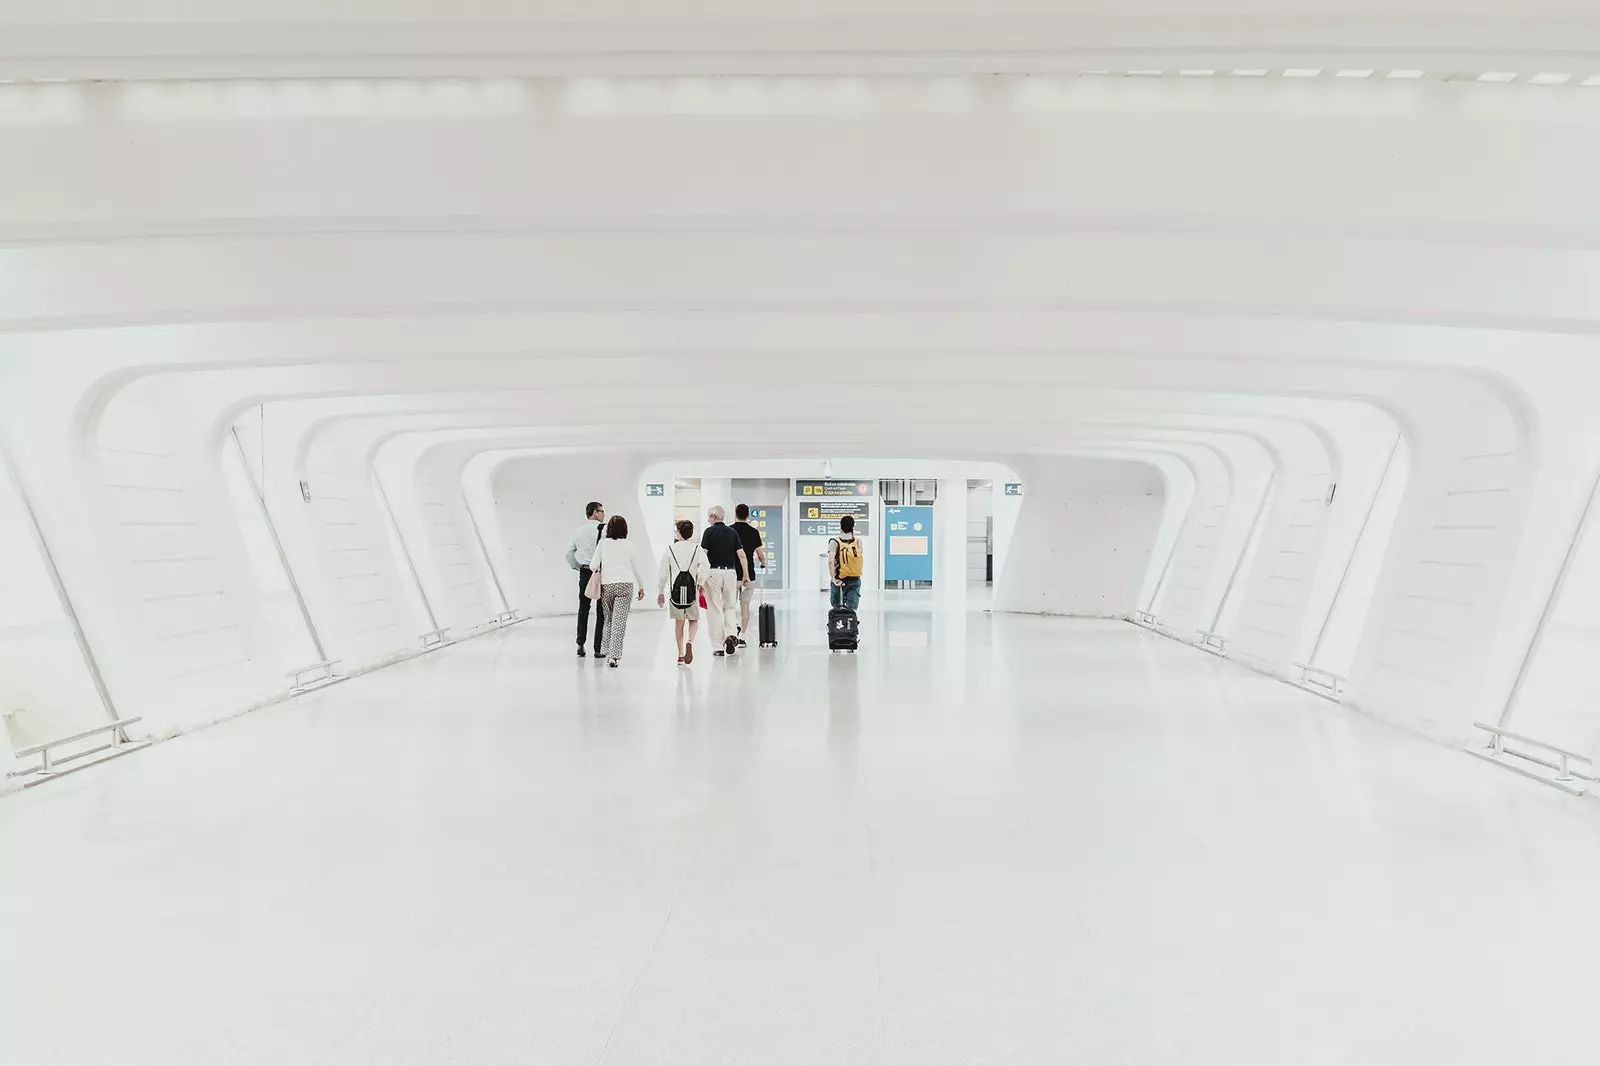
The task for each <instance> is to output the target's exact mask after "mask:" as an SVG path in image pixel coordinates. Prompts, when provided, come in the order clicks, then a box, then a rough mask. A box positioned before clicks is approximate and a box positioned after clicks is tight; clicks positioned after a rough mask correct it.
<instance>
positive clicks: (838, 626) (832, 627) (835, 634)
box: [828, 607, 861, 651]
mask: <svg viewBox="0 0 1600 1066" xmlns="http://www.w3.org/2000/svg"><path fill="white" fill-rule="evenodd" d="M860 643H861V620H860V619H858V618H857V617H856V613H855V612H854V611H852V610H851V609H850V608H848V607H835V608H833V610H831V611H829V612H828V650H829V651H855V650H856V647H857V646H858V645H859V644H860Z"/></svg>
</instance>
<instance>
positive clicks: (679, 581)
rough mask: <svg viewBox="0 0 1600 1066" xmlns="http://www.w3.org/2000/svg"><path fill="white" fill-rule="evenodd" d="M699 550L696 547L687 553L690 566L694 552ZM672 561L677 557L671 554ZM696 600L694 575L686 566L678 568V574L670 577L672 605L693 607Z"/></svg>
mask: <svg viewBox="0 0 1600 1066" xmlns="http://www.w3.org/2000/svg"><path fill="white" fill-rule="evenodd" d="M699 550H700V549H699V548H698V547H696V548H695V550H694V552H690V553H689V566H690V567H692V566H694V556H695V552H698V551H699ZM669 551H670V549H669ZM672 561H673V562H677V561H678V557H677V556H676V555H673V556H672ZM698 600H699V591H698V590H697V589H696V588H695V584H694V575H693V574H691V573H690V572H689V569H688V567H685V568H683V569H680V570H679V571H678V576H677V577H675V578H673V579H672V606H674V607H678V608H682V609H685V610H687V609H688V608H690V607H693V606H694V605H695V603H696V602H698Z"/></svg>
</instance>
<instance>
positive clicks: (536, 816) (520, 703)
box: [0, 597, 1600, 1066]
mask: <svg viewBox="0 0 1600 1066" xmlns="http://www.w3.org/2000/svg"><path fill="white" fill-rule="evenodd" d="M821 619H822V608H821V605H820V598H819V599H818V600H817V601H815V602H813V601H812V600H811V599H810V598H809V597H808V598H807V599H806V602H805V606H804V607H803V608H802V607H795V606H789V607H787V608H786V609H785V611H784V612H783V614H782V620H781V625H782V626H783V633H782V636H783V638H784V643H783V646H782V647H780V648H779V649H777V650H776V651H769V652H763V653H757V652H754V651H750V652H746V653H743V654H741V655H739V656H738V657H736V658H735V659H734V660H733V661H731V662H721V661H716V660H713V659H712V658H710V657H709V656H705V657H704V658H702V659H701V661H699V662H697V663H696V664H695V666H694V668H693V669H692V670H690V671H680V670H678V669H677V668H676V667H675V666H674V665H673V662H672V658H673V654H672V652H671V650H670V647H669V645H668V643H667V638H666V624H665V619H664V618H662V616H660V615H658V614H654V613H650V614H643V615H637V616H635V620H634V621H633V623H632V625H631V628H630V647H629V649H628V653H627V656H626V659H625V662H624V665H623V668H622V669H620V670H615V671H611V670H606V669H604V668H603V667H597V666H595V665H594V663H593V662H592V661H588V660H585V661H578V660H575V659H573V658H571V654H572V652H571V647H570V644H569V640H570V638H569V636H568V634H569V626H570V623H569V622H567V621H565V620H561V621H549V622H545V621H537V622H531V623H527V624H524V625H521V626H517V627H515V628H513V629H510V630H506V631H504V632H502V633H499V634H496V635H493V636H489V637H485V638H482V639H480V640H477V641H473V642H470V643H467V644H462V645H459V646H457V647H455V648H452V649H449V650H448V651H445V652H442V653H439V654H436V655H432V656H429V657H427V658H425V659H422V660H418V661H415V662H412V663H409V664H405V665H402V666H398V667H394V668H391V669H389V670H385V671H380V672H378V673H376V674H373V675H369V676H367V677H365V678H361V679H358V680H356V681H353V682H350V683H347V684H344V685H341V686H337V687H335V688H333V689H330V690H327V691H326V692H323V693H319V694H317V695H315V696H313V697H310V698H307V699H305V700H303V701H301V702H300V703H298V704H296V705H293V706H282V707H276V708H270V709H268V710H265V711H262V712H258V713H256V714H253V715H250V716H247V717H245V718H242V719H239V720H236V721H234V722H231V723H228V724H225V725H222V726H219V727H216V728H213V729H210V730H207V731H205V732H203V733H200V734H197V735H194V736H190V737H186V738H182V739H180V740H177V741H173V742H170V743H167V744H163V745H160V746H158V747H156V748H154V749H151V750H149V751H147V752H143V753H140V754H139V755H136V756H133V757H129V758H126V759H123V760H121V761H119V762H117V763H115V764H112V765H109V766H106V767H101V768H98V769H96V770H95V771H92V772H88V773H83V774H79V775H76V776H75V777H72V778H68V779H64V780H62V781H59V782H55V783H52V784H50V785H48V786H46V787H43V788H38V789H34V790H32V791H30V792H28V793H25V794H21V795H12V796H7V797H3V798H0V1057H3V1058H4V1060H5V1061H7V1062H17V1063H22V1062H51V1063H71V1064H77V1063H95V1064H99V1063H118V1064H123V1066H133V1064H161V1066H171V1064H180V1063H181V1064H188V1063H194V1064H205V1066H216V1064H219V1063H247V1064H258V1063H259V1064H271V1066H283V1064H290V1063H292V1064H295V1066H307V1064H321V1063H329V1064H332V1063H340V1064H345V1063H426V1064H442V1063H552V1064H598V1063H604V1064H607V1066H634V1064H652V1066H665V1064H680V1063H681V1064H693V1066H718V1064H726V1066H752V1064H761V1063H801V1064H808V1066H821V1064H830V1066H846V1064H853V1063H874V1064H895V1066H902V1064H903V1066H937V1064H962V1066H970V1064H1005V1063H1017V1064H1023V1063H1026V1064H1035V1063H1037V1064H1059V1063H1138V1064H1167V1063H1218V1064H1227V1066H1238V1064H1242V1063H1261V1064H1271V1066H1282V1064H1287V1063H1295V1064H1312V1066H1332V1064H1341V1063H1351V1064H1356V1063H1359V1064H1372V1063H1407V1064H1414V1063H1441V1064H1442V1063H1450V1064H1464V1063H1496V1064H1499V1063H1506V1062H1524V1061H1536V1060H1539V1059H1556V1058H1564V1057H1567V1056H1570V1055H1573V1054H1574V1053H1579V1057H1581V1052H1582V1050H1583V1049H1585V1048H1592V1047H1593V1046H1594V1044H1593V1041H1594V1038H1595V1028H1594V1023H1593V1021H1592V1017H1593V1008H1594V987H1595V985H1594V981H1593V978H1592V974H1593V969H1592V962H1587V963H1586V962H1584V961H1583V960H1585V959H1587V960H1593V959H1594V958H1595V957H1596V951H1597V949H1600V907H1596V906H1595V905H1594V904H1595V899H1596V895H1595V893H1596V886H1600V817H1597V809H1596V808H1595V807H1594V806H1593V805H1592V804H1591V803H1589V802H1588V801H1576V800H1572V799H1569V798H1567V797H1564V796H1560V795H1558V794H1555V793H1553V792H1550V791H1546V790H1543V789H1541V788H1540V787H1539V786H1537V785H1534V784H1532V783H1529V782H1523V781H1521V780H1519V779H1516V778H1514V777H1512V775H1509V774H1501V773H1497V772H1495V770H1494V769H1493V768H1492V767H1486V766H1484V765H1483V764H1481V763H1478V762H1476V761H1474V760H1472V759H1469V758H1467V757H1465V756H1463V755H1461V754H1459V753H1456V752H1451V751H1448V750H1445V749H1442V748H1438V747H1434V746H1431V745H1428V744H1425V743H1423V742H1420V741H1417V740H1414V739H1412V738H1410V737H1408V736H1406V735H1404V734H1401V733H1398V732H1395V731H1393V730H1390V729H1388V728H1386V727H1383V726H1380V725H1377V724H1375V723H1372V722H1369V721H1366V720H1364V719H1362V718H1360V717H1357V716H1355V715H1352V714H1350V713H1348V712H1345V711H1341V710H1339V709H1338V708H1335V707H1332V706H1331V705H1329V704H1326V703H1323V702H1321V701H1319V700H1316V699H1314V698H1312V697H1309V696H1304V695H1302V694H1300V693H1298V692H1296V691H1295V690H1293V689H1291V688H1288V687H1286V686H1284V685H1281V684H1277V683H1274V682H1272V681H1269V680H1266V679H1264V678H1261V677H1258V676H1256V675H1253V674H1250V673H1247V672H1245V671H1243V670H1241V669H1239V668H1237V667H1234V666H1232V665H1230V664H1228V663H1225V662H1221V661H1219V660H1216V659H1213V658H1211V657H1209V656H1207V655H1204V654H1202V653H1199V652H1196V651H1192V650H1189V649H1186V648H1183V647H1181V646H1179V645H1177V644H1174V643H1172V642H1169V641H1164V640H1161V639H1160V638H1156V637H1153V636H1151V635H1149V634H1147V633H1144V632H1142V631H1140V630H1137V629H1135V628H1133V627H1131V626H1127V625H1121V624H1112V623H1088V622H1073V621H1065V620H1050V619H1031V618H1005V617H997V618H991V617H989V616H987V615H984V614H972V615H967V614H962V613H953V612H951V613H939V612H933V611H929V610H928V609H927V608H926V607H925V606H923V605H922V604H921V602H920V601H916V600H914V599H912V600H909V601H906V600H902V601H899V602H897V603H895V604H894V605H893V606H892V607H891V608H890V609H889V610H888V611H887V612H877V611H867V612H865V613H864V617H863V622H864V626H865V632H866V637H867V640H866V643H865V644H864V646H863V650H862V651H861V653H860V654H859V655H858V656H855V657H848V656H830V655H829V654H828V653H827V652H826V651H825V650H824V648H823V646H822V634H821ZM707 650H708V649H707ZM1564 960H1572V961H1570V962H1567V961H1564Z"/></svg>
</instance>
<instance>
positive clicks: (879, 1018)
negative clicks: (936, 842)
mask: <svg viewBox="0 0 1600 1066" xmlns="http://www.w3.org/2000/svg"><path fill="white" fill-rule="evenodd" d="M869 762H870V760H869V759H860V760H858V763H857V764H858V766H859V771H858V772H859V776H860V788H861V807H862V818H861V821H862V833H863V835H864V836H865V838H866V846H867V911H868V914H869V916H870V918H871V921H869V922H868V926H869V928H870V929H871V937H872V971H873V976H874V979H875V982H876V1002H875V1005H874V1010H873V1016H874V1020H875V1021H876V1022H877V1028H878V1061H879V1062H880V1063H882V1064H885V1066H887V1063H888V1062H889V1017H888V1012H889V997H888V993H887V992H886V991H885V989H884V984H883V934H882V929H883V912H882V908H881V907H880V906H879V903H880V901H879V899H878V863H877V856H876V854H875V853H874V852H873V848H872V782H871V780H870V779H869V778H868V771H867V764H868V763H869Z"/></svg>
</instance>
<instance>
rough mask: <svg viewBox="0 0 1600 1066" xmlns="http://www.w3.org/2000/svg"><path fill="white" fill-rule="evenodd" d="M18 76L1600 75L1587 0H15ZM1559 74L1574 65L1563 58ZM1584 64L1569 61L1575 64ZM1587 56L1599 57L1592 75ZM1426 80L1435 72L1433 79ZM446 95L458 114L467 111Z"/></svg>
mask: <svg viewBox="0 0 1600 1066" xmlns="http://www.w3.org/2000/svg"><path fill="white" fill-rule="evenodd" d="M0 40H4V41H5V42H6V44H5V48H4V49H3V50H0V77H23V78H30V77H42V78H61V77H73V78H117V77H121V78H128V77H141V78H149V77H219V76H223V77H238V76H241V75H256V76H265V77H330V76H349V75H367V76H381V77H391V78H392V77H397V76H399V77H411V76H417V75H449V76H461V75H472V76H483V75H505V74H516V75H525V74H544V75H548V74H558V75H568V74H574V73H578V74H585V73H587V74H608V75H614V74H639V73H651V74H656V73H671V74H684V73H694V74H719V75H729V74H744V75H754V74H764V75H773V74H790V73H807V74H811V73H818V72H829V73H832V72H839V73H864V72H914V73H926V72H959V73H992V72H995V71H1023V72H1035V71H1040V70H1075V69H1076V70H1084V69H1095V68H1110V69H1114V70H1116V69H1123V70H1157V69H1161V68H1167V69H1169V70H1178V69H1194V68H1202V67H1209V68H1221V70H1222V71H1223V72H1224V73H1227V72H1229V71H1238V72H1239V73H1238V76H1241V77H1252V76H1255V75H1257V73H1258V72H1260V73H1265V71H1266V70H1267V69H1271V70H1278V69H1282V68H1285V67H1289V68H1293V67H1320V68H1329V70H1330V72H1331V71H1332V70H1337V69H1340V68H1362V67H1365V68H1372V67H1375V66H1376V67H1380V68H1381V67H1385V66H1389V67H1395V68H1420V71H1434V72H1437V71H1460V70H1485V71H1505V70H1510V71H1534V70H1552V69H1558V70H1564V71H1572V70H1576V71H1579V72H1580V73H1593V72H1594V70H1595V64H1594V63H1593V62H1592V60H1591V57H1592V56H1593V54H1594V53H1595V51H1596V50H1597V48H1600V30H1596V29H1595V27H1594V25H1593V22H1592V10H1591V9H1590V8H1589V7H1588V6H1587V5H1586V4H1585V3H1584V2H1583V0H1525V2H1524V3H1521V4H1513V3H1511V2H1510V0H1444V2H1441V0H1390V2H1389V3H1386V4H1384V5H1383V6H1382V8H1381V9H1379V8H1376V7H1371V8H1362V9H1358V10H1355V11H1352V10H1351V6H1350V5H1349V4H1347V3H1340V2H1336V0H1298V2H1296V3H1293V4H1286V3H1285V2H1284V0H1226V2H1223V0H1189V2H1186V3H1183V4H1176V5H1175V4H1174V3H1172V2H1171V0H1116V2H1112V0H1054V2H1046V0H991V2H990V3H988V4H986V5H985V6H984V9H983V11H982V13H981V14H979V13H977V12H975V11H974V9H973V8H972V6H971V5H970V4H967V3H961V2H958V0H920V2H918V3H915V4H907V3H903V2H898V0H853V2H845V0H809V2H808V3H806V4H803V5H796V4H794V3H793V2H779V0H759V2H752V0H741V2H734V0H662V2H658V3H656V4H653V5H652V6H651V8H650V9H649V11H648V13H647V14H646V13H641V12H640V11H639V10H638V9H637V8H636V7H635V6H634V5H631V4H629V3H626V2H625V0H536V2H522V0H457V2H455V3H451V4H448V5H446V4H441V3H438V2H436V0H424V2H417V0H411V2H404V3H395V2H392V0H347V2H345V3H343V4H341V5H339V7H338V8H337V10H336V11H334V12H329V11H328V10H327V8H326V5H322V4H318V3H316V2H314V0H285V2H279V3H276V4H274V5H272V8H271V12H270V17H264V15H263V13H262V11H261V10H260V6H259V5H256V4H250V3H247V2H245V0H213V2H212V3H208V4H205V5H201V6H199V7H196V6H195V5H192V4H185V3H178V2H176V0H120V2H118V3H115V4H111V3H102V2H97V0H10V2H9V3H8V4H6V5H5V7H4V8H3V9H0ZM1552 63H1554V64H1555V66H1552ZM1562 64H1565V65H1562ZM1586 64H1587V65H1586ZM1420 71H1419V72H1420ZM449 104H450V97H448V96H446V97H445V98H444V100H443V101H441V105H440V106H448V105H449Z"/></svg>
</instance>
